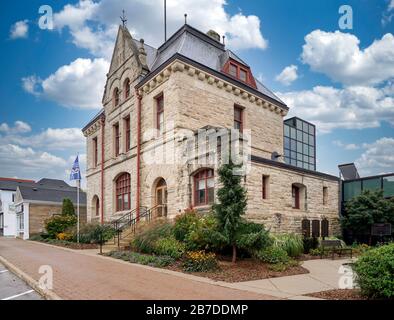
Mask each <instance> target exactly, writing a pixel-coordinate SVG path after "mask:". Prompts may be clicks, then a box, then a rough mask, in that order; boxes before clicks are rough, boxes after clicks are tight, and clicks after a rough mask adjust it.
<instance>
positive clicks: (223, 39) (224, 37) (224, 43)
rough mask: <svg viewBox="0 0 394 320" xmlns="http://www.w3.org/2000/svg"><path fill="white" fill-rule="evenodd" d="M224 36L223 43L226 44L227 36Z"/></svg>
mask: <svg viewBox="0 0 394 320" xmlns="http://www.w3.org/2000/svg"><path fill="white" fill-rule="evenodd" d="M222 38H223V44H226V43H225V40H226V36H222Z"/></svg>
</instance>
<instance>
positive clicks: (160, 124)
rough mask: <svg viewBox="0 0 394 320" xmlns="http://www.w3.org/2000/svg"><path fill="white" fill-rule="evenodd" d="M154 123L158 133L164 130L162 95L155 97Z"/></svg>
mask: <svg viewBox="0 0 394 320" xmlns="http://www.w3.org/2000/svg"><path fill="white" fill-rule="evenodd" d="M156 125H157V130H158V131H159V133H160V135H161V134H163V132H164V97H163V95H161V96H159V97H158V98H156Z"/></svg>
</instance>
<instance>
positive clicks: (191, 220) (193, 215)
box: [174, 210, 200, 242]
mask: <svg viewBox="0 0 394 320" xmlns="http://www.w3.org/2000/svg"><path fill="white" fill-rule="evenodd" d="M199 222H200V216H199V215H198V214H197V212H196V211H194V210H186V211H185V213H183V214H181V215H179V216H177V217H176V218H175V225H174V236H175V239H177V240H178V241H182V242H186V239H187V237H188V235H189V233H190V232H191V230H192V229H193V226H194V225H197V224H199Z"/></svg>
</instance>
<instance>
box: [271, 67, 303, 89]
mask: <svg viewBox="0 0 394 320" xmlns="http://www.w3.org/2000/svg"><path fill="white" fill-rule="evenodd" d="M297 71H298V67H297V66H295V65H293V64H292V65H291V66H288V67H286V68H284V69H283V71H282V72H281V73H280V74H278V75H277V76H276V78H275V80H276V81H279V82H280V83H282V84H283V85H285V86H289V85H290V84H292V83H293V82H294V81H295V80H297V79H298V74H297Z"/></svg>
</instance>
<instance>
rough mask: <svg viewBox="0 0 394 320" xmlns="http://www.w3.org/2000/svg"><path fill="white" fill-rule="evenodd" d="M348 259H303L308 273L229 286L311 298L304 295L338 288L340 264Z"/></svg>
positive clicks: (277, 294)
mask: <svg viewBox="0 0 394 320" xmlns="http://www.w3.org/2000/svg"><path fill="white" fill-rule="evenodd" d="M350 261H351V260H350V259H341V260H327V259H322V260H320V259H317V260H309V261H305V262H304V263H303V265H302V266H303V267H304V268H306V269H308V270H309V272H310V273H309V274H300V275H295V276H288V277H281V278H271V279H264V280H256V281H247V282H239V283H236V284H234V285H232V286H231V287H232V288H237V289H241V290H242V289H243V290H249V291H252V292H256V293H257V292H259V293H263V294H269V295H272V296H275V297H278V298H285V299H313V298H310V297H305V296H304V295H306V294H310V293H315V292H320V291H326V290H332V289H339V282H340V278H341V277H343V276H346V275H345V274H344V273H343V269H342V268H341V266H342V265H343V264H344V263H348V262H350ZM341 269H342V270H341Z"/></svg>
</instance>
